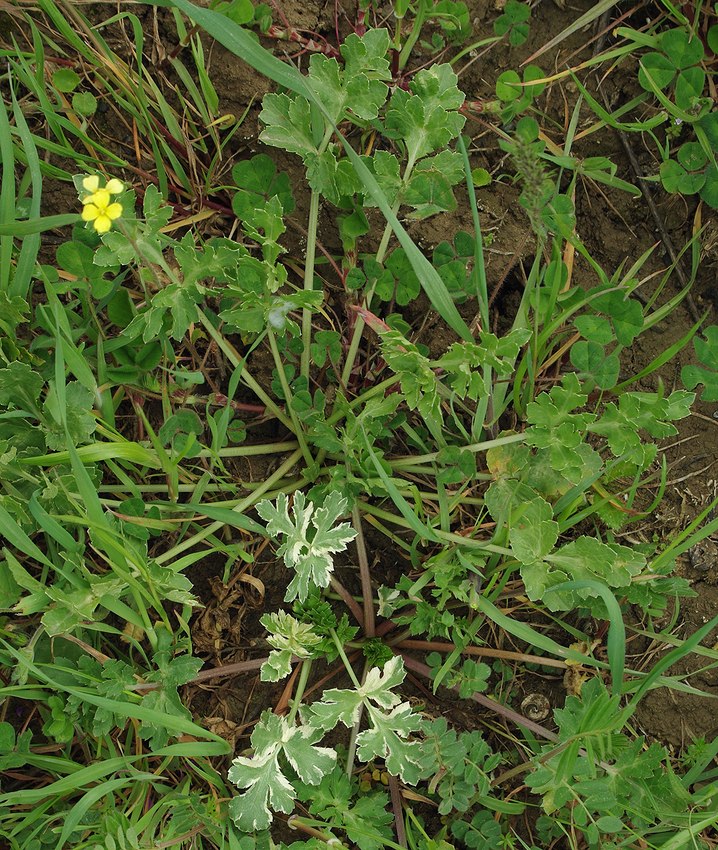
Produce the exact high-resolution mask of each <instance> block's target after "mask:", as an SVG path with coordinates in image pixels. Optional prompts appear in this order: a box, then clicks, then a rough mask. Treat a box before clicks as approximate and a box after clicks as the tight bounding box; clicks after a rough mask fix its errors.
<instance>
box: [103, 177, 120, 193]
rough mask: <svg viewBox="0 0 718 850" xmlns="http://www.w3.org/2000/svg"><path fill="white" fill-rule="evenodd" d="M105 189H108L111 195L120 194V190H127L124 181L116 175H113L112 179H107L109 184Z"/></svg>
mask: <svg viewBox="0 0 718 850" xmlns="http://www.w3.org/2000/svg"><path fill="white" fill-rule="evenodd" d="M105 189H107V191H108V192H109V193H110V194H111V195H119V194H120V192H124V191H125V186H124V183H123V182H122V181H121V180H118V179H117V178H116V177H113V178H112V180H108V181H107V185H106V186H105Z"/></svg>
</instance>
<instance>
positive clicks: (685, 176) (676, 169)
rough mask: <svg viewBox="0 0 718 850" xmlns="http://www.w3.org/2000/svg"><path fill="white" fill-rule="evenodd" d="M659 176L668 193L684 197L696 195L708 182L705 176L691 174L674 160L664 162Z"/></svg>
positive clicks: (659, 170)
mask: <svg viewBox="0 0 718 850" xmlns="http://www.w3.org/2000/svg"><path fill="white" fill-rule="evenodd" d="M658 174H659V175H660V178H661V183H662V184H663V188H664V189H665V190H666V192H670V193H671V194H676V193H678V192H681V193H682V194H684V195H695V193H696V192H699V191H700V190H701V188H702V187H703V184H704V183H705V182H706V177H705V174H689V173H688V172H687V171H686V169H685V168H684V167H683V166H682V165H681V164H680V163H678V162H676V161H675V160H674V159H666V160H664V161H663V162H662V163H661V164H660V166H659V168H658Z"/></svg>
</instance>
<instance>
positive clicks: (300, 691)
mask: <svg viewBox="0 0 718 850" xmlns="http://www.w3.org/2000/svg"><path fill="white" fill-rule="evenodd" d="M311 669H312V659H311V658H305V659H303V660H302V669H301V670H300V671H299V680H298V681H297V690H296V692H295V694H294V699H293V700H292V707H291V708H290V709H289V714H288V715H287V720H288V721H289V725H290V726H293V725H294V721H295V720H296V718H297V713H298V711H299V706H300V705H301V704H302V697H303V696H304V691H305V690H306V688H307V682H308V681H309V671H310V670H311Z"/></svg>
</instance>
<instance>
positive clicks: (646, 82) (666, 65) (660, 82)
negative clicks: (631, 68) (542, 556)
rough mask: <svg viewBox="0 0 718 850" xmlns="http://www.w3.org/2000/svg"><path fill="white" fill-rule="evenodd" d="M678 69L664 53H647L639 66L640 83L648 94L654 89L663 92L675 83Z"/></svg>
mask: <svg viewBox="0 0 718 850" xmlns="http://www.w3.org/2000/svg"><path fill="white" fill-rule="evenodd" d="M675 76H676V67H675V65H674V64H673V62H671V60H670V59H668V58H667V57H665V56H664V55H663V54H662V53H647V54H646V55H645V56H643V57H641V60H640V64H639V66H638V82H639V83H640V85H641V87H642V88H644V89H645V90H646V91H648V92H652V91H653V89H654V87H656V88H658V89H660V90H663V89H665V88H668V86H669V85H670V84H671V83H672V82H673V79H674V78H675Z"/></svg>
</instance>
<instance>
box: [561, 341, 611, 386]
mask: <svg viewBox="0 0 718 850" xmlns="http://www.w3.org/2000/svg"><path fill="white" fill-rule="evenodd" d="M570 356H571V363H572V364H573V365H574V366H575V367H576V369H578V371H579V373H580V374H581V377H582V378H583V379H584V380H591V381H593V382H595V384H596V385H597V386H598V387H599V388H600V389H602V390H609V389H611V388H612V387H615V386H616V383H617V382H618V373H619V371H620V369H621V363H620V361H619V359H618V355H617V354H615V353H612V354H608V355H607V354H606V352H605V349H604V347H603V346H602V345H600V344H599V343H597V342H593V340H579V341H578V342H576V343H574V344H573V346H572V347H571V355H570Z"/></svg>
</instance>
